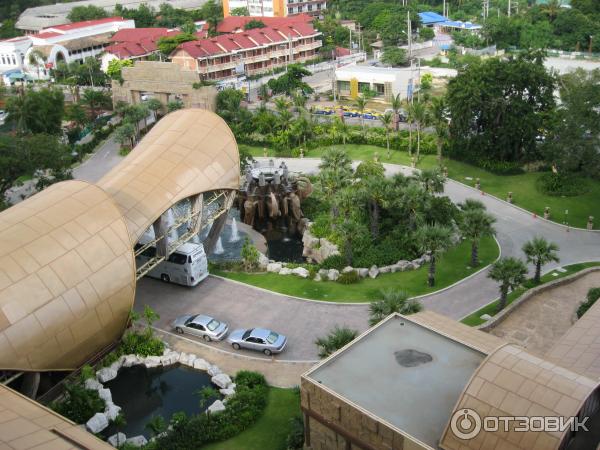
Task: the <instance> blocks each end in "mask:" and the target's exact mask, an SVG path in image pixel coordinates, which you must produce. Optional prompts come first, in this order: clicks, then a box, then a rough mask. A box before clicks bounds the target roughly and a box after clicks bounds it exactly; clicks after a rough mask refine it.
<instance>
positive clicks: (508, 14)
mask: <svg viewBox="0 0 600 450" xmlns="http://www.w3.org/2000/svg"><path fill="white" fill-rule="evenodd" d="M508 17H510V0H508Z"/></svg>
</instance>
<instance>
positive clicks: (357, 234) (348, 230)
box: [336, 217, 365, 266]
mask: <svg viewBox="0 0 600 450" xmlns="http://www.w3.org/2000/svg"><path fill="white" fill-rule="evenodd" d="M364 231H365V230H364V227H363V225H361V224H360V223H359V222H358V221H357V220H355V219H354V218H352V217H347V218H345V219H344V220H343V222H342V223H341V224H339V225H338V226H337V227H336V232H337V233H338V234H339V235H341V237H342V242H343V244H344V247H343V249H344V256H345V257H346V264H348V265H349V266H351V265H352V257H353V252H352V244H353V243H354V242H356V241H357V240H358V239H360V238H361V237H363V236H364Z"/></svg>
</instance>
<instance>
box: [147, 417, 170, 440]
mask: <svg viewBox="0 0 600 450" xmlns="http://www.w3.org/2000/svg"><path fill="white" fill-rule="evenodd" d="M145 428H146V429H147V430H148V431H150V433H152V436H158V435H159V434H161V433H162V432H164V431H166V430H167V422H166V421H165V418H164V417H163V416H160V415H158V416H152V418H151V419H150V420H149V421H148V423H147V424H146V425H145Z"/></svg>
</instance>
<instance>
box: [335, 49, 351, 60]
mask: <svg viewBox="0 0 600 450" xmlns="http://www.w3.org/2000/svg"><path fill="white" fill-rule="evenodd" d="M351 54H352V52H351V51H350V49H347V48H344V47H336V48H335V57H336V58H340V57H342V56H348V55H351Z"/></svg>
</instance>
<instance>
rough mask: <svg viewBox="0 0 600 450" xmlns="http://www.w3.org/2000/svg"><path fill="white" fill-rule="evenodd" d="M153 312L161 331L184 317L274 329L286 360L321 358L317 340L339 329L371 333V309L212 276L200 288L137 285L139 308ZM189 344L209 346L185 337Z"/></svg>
mask: <svg viewBox="0 0 600 450" xmlns="http://www.w3.org/2000/svg"><path fill="white" fill-rule="evenodd" d="M144 305H148V306H150V307H152V309H154V310H155V311H156V312H157V313H158V314H159V315H160V320H159V321H158V322H157V323H156V324H155V326H156V327H157V328H160V329H162V330H165V331H172V329H171V323H172V322H173V320H174V319H175V318H176V317H178V316H181V315H184V314H207V315H209V316H212V317H215V318H217V319H219V320H221V321H225V322H227V323H228V324H229V328H230V330H234V329H236V328H252V327H261V328H270V329H272V330H274V331H277V332H278V333H282V334H284V335H286V336H287V338H288V344H287V347H286V349H285V350H284V351H283V352H282V353H281V354H279V355H276V356H275V358H276V359H278V360H286V361H316V360H318V359H319V357H318V351H317V346H316V345H315V343H314V342H315V340H316V339H317V338H319V337H322V336H325V335H326V334H327V333H328V332H329V331H330V330H331V329H333V328H334V327H335V326H336V325H340V326H348V327H350V328H353V329H356V330H358V331H359V332H362V331H364V330H366V329H367V328H368V314H369V313H368V311H369V308H368V305H342V304H336V303H319V302H310V301H304V300H298V299H294V298H291V297H286V296H281V295H278V294H274V293H270V292H266V291H262V290H260V289H256V288H252V287H249V286H246V285H242V284H238V283H235V282H232V281H229V280H223V279H220V278H216V277H212V276H211V277H208V278H207V279H206V280H204V281H203V282H202V283H200V284H199V285H198V286H196V287H193V288H188V287H184V286H179V285H176V284H168V283H163V282H161V281H159V280H154V279H150V278H144V279H142V280H140V281H139V282H138V285H137V291H136V300H135V306H134V308H135V309H136V310H137V311H143V309H144ZM185 337H186V338H187V339H191V340H195V341H198V342H201V343H205V342H204V341H203V340H202V339H201V338H197V337H194V336H191V335H189V334H186V335H185ZM208 345H209V346H211V347H215V348H219V349H222V350H225V351H228V352H232V353H235V354H238V355H240V354H241V355H247V356H252V357H255V358H264V359H270V358H269V357H266V356H265V355H263V354H262V353H259V352H255V351H250V350H234V349H233V348H232V347H231V346H230V345H229V344H227V343H226V342H211V343H209V344H208Z"/></svg>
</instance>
